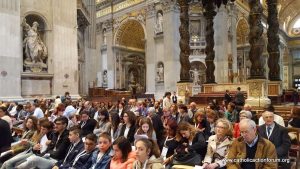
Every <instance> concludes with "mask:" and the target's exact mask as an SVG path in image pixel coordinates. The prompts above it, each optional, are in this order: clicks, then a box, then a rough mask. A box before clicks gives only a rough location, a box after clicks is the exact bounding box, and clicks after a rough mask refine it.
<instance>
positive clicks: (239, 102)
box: [234, 87, 245, 106]
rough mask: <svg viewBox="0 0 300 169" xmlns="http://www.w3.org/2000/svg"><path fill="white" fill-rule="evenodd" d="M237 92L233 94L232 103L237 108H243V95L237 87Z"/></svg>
mask: <svg viewBox="0 0 300 169" xmlns="http://www.w3.org/2000/svg"><path fill="white" fill-rule="evenodd" d="M237 90H238V91H237V93H236V94H235V101H234V103H235V105H237V106H244V104H245V97H244V94H243V92H241V88H240V87H238V88H237Z"/></svg>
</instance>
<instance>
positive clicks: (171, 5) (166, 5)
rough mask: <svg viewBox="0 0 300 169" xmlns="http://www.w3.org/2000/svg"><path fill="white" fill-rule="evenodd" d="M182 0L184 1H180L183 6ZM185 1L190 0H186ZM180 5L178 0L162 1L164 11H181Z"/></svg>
mask: <svg viewBox="0 0 300 169" xmlns="http://www.w3.org/2000/svg"><path fill="white" fill-rule="evenodd" d="M180 1H182V0H179V1H178V3H179V6H181V5H180ZM185 1H188V0H185ZM179 6H178V5H177V3H176V0H165V1H163V2H162V9H163V11H164V13H167V12H170V11H174V12H179V9H180V8H179Z"/></svg>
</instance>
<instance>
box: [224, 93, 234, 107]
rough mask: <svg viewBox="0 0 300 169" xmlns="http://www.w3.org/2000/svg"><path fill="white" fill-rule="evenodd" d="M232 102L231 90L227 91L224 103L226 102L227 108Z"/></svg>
mask: <svg viewBox="0 0 300 169" xmlns="http://www.w3.org/2000/svg"><path fill="white" fill-rule="evenodd" d="M231 100H232V98H231V96H230V93H229V90H226V92H225V94H224V101H225V104H226V106H227V104H228V103H229V102H231Z"/></svg>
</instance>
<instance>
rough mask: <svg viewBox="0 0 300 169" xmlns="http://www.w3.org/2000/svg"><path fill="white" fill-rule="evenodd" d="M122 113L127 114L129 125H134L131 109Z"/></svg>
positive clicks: (134, 117)
mask: <svg viewBox="0 0 300 169" xmlns="http://www.w3.org/2000/svg"><path fill="white" fill-rule="evenodd" d="M124 114H127V116H128V121H129V123H130V124H131V125H135V122H136V116H135V114H134V113H133V112H132V111H127V112H125V113H124Z"/></svg>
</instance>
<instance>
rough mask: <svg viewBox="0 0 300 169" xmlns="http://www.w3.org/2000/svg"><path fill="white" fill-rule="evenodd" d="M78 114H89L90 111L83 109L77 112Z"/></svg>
mask: <svg viewBox="0 0 300 169" xmlns="http://www.w3.org/2000/svg"><path fill="white" fill-rule="evenodd" d="M79 114H80V115H83V114H87V115H88V116H89V115H90V112H89V111H87V110H83V111H81V112H80V113H79Z"/></svg>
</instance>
